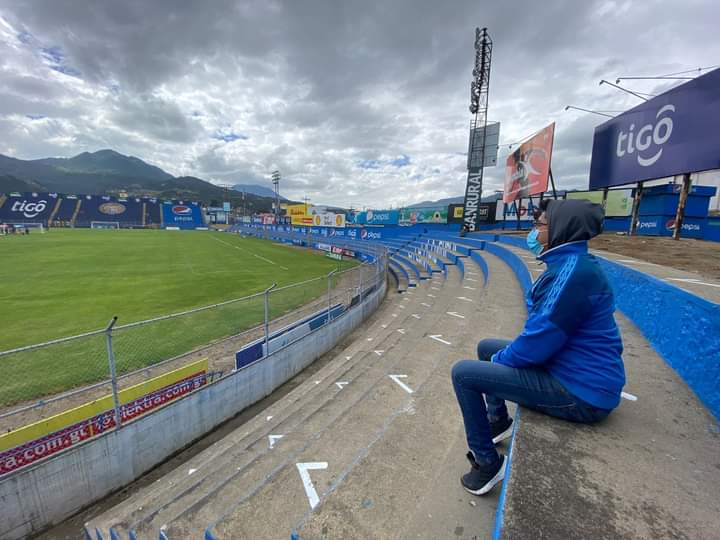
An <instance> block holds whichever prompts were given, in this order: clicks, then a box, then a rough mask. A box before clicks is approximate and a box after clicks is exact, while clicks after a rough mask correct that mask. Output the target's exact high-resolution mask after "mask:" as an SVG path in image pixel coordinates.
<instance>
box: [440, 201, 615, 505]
mask: <svg viewBox="0 0 720 540" xmlns="http://www.w3.org/2000/svg"><path fill="white" fill-rule="evenodd" d="M602 223H603V210H602V207H601V206H600V205H597V204H593V203H590V202H589V201H585V200H565V201H553V200H550V201H543V203H541V207H540V211H539V215H537V217H536V222H535V227H534V228H533V230H532V231H531V232H530V234H528V237H527V243H528V247H529V248H530V250H531V251H532V252H533V253H534V254H535V255H536V256H537V257H538V259H540V260H541V261H543V262H544V263H545V264H546V265H547V269H546V270H545V272H544V273H543V274H542V275H541V276H540V277H539V278H538V279H537V281H535V283H534V284H533V287H532V289H531V290H530V292H529V293H528V297H527V305H528V319H527V321H526V323H525V327H524V328H523V331H522V333H521V334H520V335H519V336H518V337H516V338H515V339H514V340H513V341H506V340H499V339H485V340H483V341H481V342H480V343H479V345H478V357H479V359H480V360H483V361H481V362H478V361H477V360H462V361H460V362H458V363H457V364H455V366H454V367H453V370H452V381H453V386H454V388H455V394H456V397H457V400H458V403H459V405H460V409H461V411H462V416H463V421H464V423H465V434H466V437H467V443H468V447H469V448H470V451H469V452H468V454H467V458H468V460H469V461H470V464H471V467H472V468H471V469H470V472H469V473H467V474H465V475H464V476H463V477H462V478H461V483H462V485H463V487H464V488H465V489H466V490H467V491H469V492H470V493H472V494H474V495H484V494H485V493H487V492H489V491H490V490H491V489H492V488H493V486H495V485H496V484H497V483H498V482H500V481H501V480H502V479H503V478H504V476H505V465H506V458H505V456H503V455H501V454H498V452H497V451H496V449H495V444H497V443H498V442H500V441H501V440H503V439H505V438H507V437H509V436H510V434H511V432H512V418H510V417H509V416H508V410H507V408H506V407H505V401H504V400H510V401H513V402H515V403H517V404H519V405H522V406H524V407H528V408H530V409H533V410H536V411H538V412H541V413H544V414H548V415H550V416H555V417H557V418H562V419H564V420H569V421H571V422H582V423H592V422H598V421H600V420H603V419H604V418H605V417H607V415H608V414H609V413H610V411H612V410H613V409H614V408H615V407H617V406H618V404H619V403H620V392H621V390H622V388H623V386H624V384H625V368H624V365H623V360H622V351H623V346H622V339H621V337H620V332H619V330H618V328H617V325H616V324H615V319H614V317H613V312H614V311H615V302H614V297H613V292H612V289H611V288H610V285H609V283H608V280H607V278H606V277H605V274H604V273H603V271H602V269H601V268H600V265H599V264H598V261H597V260H596V259H595V257H593V256H592V255H590V254H589V253H588V240H589V239H591V238H593V237H594V236H597V235H598V234H600V232H602ZM483 397H484V399H483ZM486 401H487V408H486V405H485V402H486Z"/></svg>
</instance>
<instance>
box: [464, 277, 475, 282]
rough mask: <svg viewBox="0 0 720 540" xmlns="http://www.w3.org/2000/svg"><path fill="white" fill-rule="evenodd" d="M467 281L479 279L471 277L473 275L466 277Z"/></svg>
mask: <svg viewBox="0 0 720 540" xmlns="http://www.w3.org/2000/svg"><path fill="white" fill-rule="evenodd" d="M465 281H477V279H473V278H471V277H466V278H465Z"/></svg>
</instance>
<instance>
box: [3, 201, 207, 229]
mask: <svg viewBox="0 0 720 540" xmlns="http://www.w3.org/2000/svg"><path fill="white" fill-rule="evenodd" d="M163 206H167V209H166V211H165V214H166V216H165V219H163ZM94 222H95V223H99V224H102V223H106V224H117V226H118V227H119V228H136V227H149V228H159V227H162V226H163V223H164V222H167V224H168V225H172V226H178V227H180V228H183V229H194V228H196V227H203V226H204V221H203V218H202V211H201V207H200V205H199V203H197V202H183V201H166V202H165V203H163V202H161V201H158V200H157V199H155V198H150V197H142V198H136V197H130V198H118V197H111V196H101V195H62V194H57V193H9V194H0V223H15V224H21V223H39V224H42V225H43V226H44V227H79V228H83V227H92V226H93V223H94Z"/></svg>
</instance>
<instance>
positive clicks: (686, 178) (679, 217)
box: [672, 173, 690, 240]
mask: <svg viewBox="0 0 720 540" xmlns="http://www.w3.org/2000/svg"><path fill="white" fill-rule="evenodd" d="M689 192H690V173H686V174H684V175H683V182H682V189H681V190H680V200H678V207H677V214H675V230H674V231H673V236H672V237H673V240H680V231H681V230H682V224H683V220H684V219H685V203H687V198H688V193H689Z"/></svg>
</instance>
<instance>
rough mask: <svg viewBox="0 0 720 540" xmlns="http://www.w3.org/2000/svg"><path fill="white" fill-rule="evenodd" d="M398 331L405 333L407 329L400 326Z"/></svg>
mask: <svg viewBox="0 0 720 540" xmlns="http://www.w3.org/2000/svg"><path fill="white" fill-rule="evenodd" d="M397 331H398V332H400V333H401V334H404V333H405V329H404V328H398V329H397Z"/></svg>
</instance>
